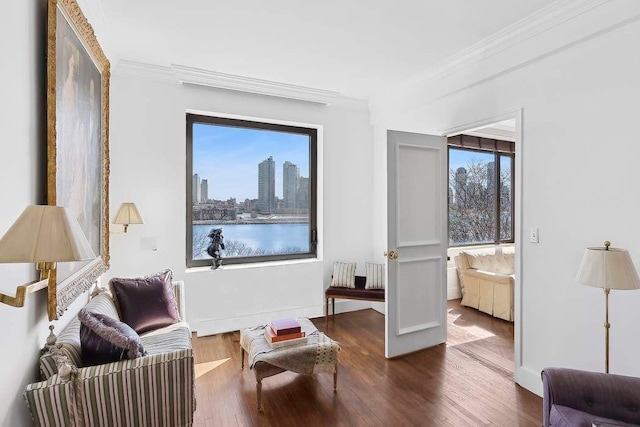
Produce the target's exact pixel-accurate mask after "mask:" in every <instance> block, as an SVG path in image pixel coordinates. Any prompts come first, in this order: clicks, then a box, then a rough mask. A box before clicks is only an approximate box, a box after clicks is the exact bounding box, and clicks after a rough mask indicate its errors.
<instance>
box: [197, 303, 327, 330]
mask: <svg viewBox="0 0 640 427" xmlns="http://www.w3.org/2000/svg"><path fill="white" fill-rule="evenodd" d="M322 316H324V307H323V306H311V307H300V308H292V309H286V310H276V311H265V312H261V313H252V314H247V315H244V316H237V317H227V318H225V319H203V320H200V321H196V322H193V323H191V328H192V330H193V331H194V332H196V335H197V336H198V337H204V336H207V335H215V334H221V333H223V332H233V331H238V330H240V329H243V328H250V327H252V326H256V325H266V324H267V323H269V322H270V321H272V320H273V319H281V318H284V317H308V318H314V317H322ZM187 320H188V319H187Z"/></svg>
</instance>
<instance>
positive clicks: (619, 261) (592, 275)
mask: <svg viewBox="0 0 640 427" xmlns="http://www.w3.org/2000/svg"><path fill="white" fill-rule="evenodd" d="M610 246H611V242H609V241H606V242H604V247H601V248H587V251H586V252H585V254H584V257H583V258H582V263H581V264H580V269H579V270H578V276H577V277H576V280H577V281H578V282H579V283H582V284H583V285H587V286H593V287H596V288H602V289H603V290H604V297H605V320H604V331H605V335H604V348H605V353H604V354H605V356H604V357H605V358H604V369H605V372H606V373H609V328H610V327H611V324H610V323H609V291H610V290H611V289H621V290H630V289H639V288H640V279H639V278H638V273H637V272H636V269H635V267H634V266H633V262H632V261H631V256H630V255H629V252H628V251H627V250H626V249H619V248H611V247H610Z"/></svg>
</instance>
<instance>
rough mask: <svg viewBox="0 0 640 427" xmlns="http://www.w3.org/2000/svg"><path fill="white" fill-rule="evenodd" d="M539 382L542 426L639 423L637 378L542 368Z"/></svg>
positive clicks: (639, 400) (639, 380)
mask: <svg viewBox="0 0 640 427" xmlns="http://www.w3.org/2000/svg"><path fill="white" fill-rule="evenodd" d="M542 384H543V387H544V396H543V403H542V411H543V422H544V427H560V426H561V427H565V426H572V427H575V426H577V427H582V426H584V427H591V426H592V425H594V424H595V425H602V426H611V427H613V426H639V425H640V378H635V377H626V376H622V375H613V374H605V373H601V372H588V371H579V370H576V369H566V368H546V369H544V370H543V371H542Z"/></svg>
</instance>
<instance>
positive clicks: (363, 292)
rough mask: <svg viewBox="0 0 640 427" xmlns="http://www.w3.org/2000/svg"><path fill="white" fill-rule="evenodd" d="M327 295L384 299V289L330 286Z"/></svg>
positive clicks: (375, 299) (373, 299) (374, 299)
mask: <svg viewBox="0 0 640 427" xmlns="http://www.w3.org/2000/svg"><path fill="white" fill-rule="evenodd" d="M325 295H326V296H327V297H338V298H340V297H343V298H361V299H367V300H372V301H384V289H361V288H339V287H335V286H329V288H327V291H326V292H325Z"/></svg>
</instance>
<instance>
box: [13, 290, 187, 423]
mask: <svg viewBox="0 0 640 427" xmlns="http://www.w3.org/2000/svg"><path fill="white" fill-rule="evenodd" d="M174 286H175V288H174V291H175V293H176V303H177V305H178V310H179V312H180V316H181V318H182V319H184V297H183V287H182V283H180V282H178V283H174ZM86 307H87V308H89V309H91V310H92V311H95V312H97V313H103V314H107V315H109V316H112V317H114V318H116V319H118V315H117V312H116V309H115V305H114V303H113V300H112V299H111V297H110V296H109V295H108V294H107V293H100V294H98V295H97V296H96V297H94V298H93V299H92V300H91V301H90V302H89V303H88V304H87V305H86ZM79 336H80V322H79V320H78V319H77V318H75V319H73V320H72V321H71V322H70V323H69V325H67V326H66V327H65V328H64V330H63V331H62V332H61V333H60V335H59V337H58V340H57V343H61V344H63V347H62V350H63V351H64V352H65V354H66V355H67V356H68V357H69V359H70V360H72V361H74V362H76V363H77V364H76V366H77V367H78V370H77V373H76V374H72V375H71V379H70V380H68V381H63V380H62V378H61V377H60V375H59V374H58V373H57V370H56V371H54V367H55V363H53V365H52V364H51V363H52V359H51V356H50V355H49V356H47V355H44V356H42V358H41V370H42V371H43V373H44V372H45V371H46V372H47V375H49V378H48V379H47V380H45V381H41V382H38V383H33V384H29V385H27V387H26V389H25V392H24V396H25V399H26V401H27V404H28V406H29V408H30V410H31V414H32V417H33V419H34V421H35V425H36V426H56V427H57V426H61V427H62V426H65V427H66V426H105V427H107V426H136V427H137V426H149V427H151V426H153V427H155V426H160V427H161V426H171V427H173V426H176V427H179V426H190V425H192V423H193V412H194V411H195V405H196V401H195V372H194V360H193V350H192V347H191V331H190V329H189V325H188V324H187V323H186V322H184V321H182V322H178V323H176V324H174V325H170V326H167V327H165V328H162V329H159V330H156V331H152V332H149V333H147V334H143V335H141V337H140V339H141V340H142V342H143V345H144V347H145V349H146V350H147V351H148V352H149V355H148V356H145V357H141V358H137V359H133V360H121V361H119V362H113V363H107V364H104V365H97V366H88V367H86V368H84V367H82V365H81V360H82V359H81V357H80V338H79Z"/></svg>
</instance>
